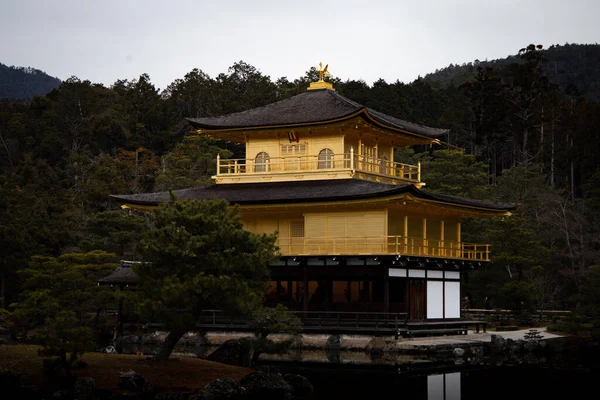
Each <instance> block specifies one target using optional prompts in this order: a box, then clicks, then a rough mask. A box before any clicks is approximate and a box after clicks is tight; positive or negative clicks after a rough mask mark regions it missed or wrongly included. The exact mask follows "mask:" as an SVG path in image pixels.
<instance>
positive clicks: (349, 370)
mask: <svg viewBox="0 0 600 400" xmlns="http://www.w3.org/2000/svg"><path fill="white" fill-rule="evenodd" d="M554 346H556V348H557V349H560V350H559V351H550V352H549V351H546V352H545V353H544V356H543V357H536V356H526V357H524V358H516V359H515V358H511V357H508V358H507V357H506V356H498V357H496V356H495V355H493V354H489V355H485V356H484V357H483V358H479V359H470V358H464V359H463V358H456V357H454V356H453V355H452V354H451V353H450V354H448V353H446V354H444V355H440V354H438V353H433V354H428V355H407V354H383V355H377V354H370V353H368V352H357V351H330V352H326V351H324V350H306V349H303V350H293V351H291V352H290V353H287V354H284V355H261V358H260V363H259V364H260V365H258V366H257V368H258V369H261V370H265V371H268V372H280V373H283V374H285V373H294V374H300V375H303V376H305V377H307V378H308V379H309V380H310V381H311V383H312V384H313V386H314V387H315V396H314V398H315V399H340V400H341V399H344V400H347V399H367V400H375V399H410V400H419V399H427V400H434V399H435V400H437V399H440V400H471V399H473V400H475V399H477V400H481V399H485V400H489V399H499V400H508V399H531V400H538V399H539V400H548V399H579V398H586V399H588V398H589V399H597V398H600V394H599V393H600V391H599V390H598V384H599V383H600V368H599V366H600V362H599V361H600V360H599V359H600V351H599V349H598V348H597V347H592V348H588V347H581V346H580V345H578V344H577V343H575V344H567V345H564V344H555V345H554ZM214 349H215V347H206V346H199V347H193V348H182V349H178V350H176V352H174V353H173V356H174V357H200V358H204V357H205V356H206V355H207V354H210V353H211V352H212V351H213V350H214ZM153 350H154V348H151V347H146V348H145V349H144V353H145V354H151V353H152V352H153Z"/></svg>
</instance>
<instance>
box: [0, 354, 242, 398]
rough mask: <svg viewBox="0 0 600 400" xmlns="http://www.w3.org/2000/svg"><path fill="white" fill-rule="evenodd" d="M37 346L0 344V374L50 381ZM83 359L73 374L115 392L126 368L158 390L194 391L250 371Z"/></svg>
mask: <svg viewBox="0 0 600 400" xmlns="http://www.w3.org/2000/svg"><path fill="white" fill-rule="evenodd" d="M38 349H39V347H38V346H30V345H15V346H7V345H0V373H3V372H7V371H11V372H13V373H17V374H20V375H22V376H23V380H24V381H25V382H26V383H29V384H34V385H43V384H46V383H49V382H48V381H47V379H46V378H45V376H44V373H43V370H42V360H43V359H44V357H41V356H39V355H38ZM82 360H83V361H85V362H86V363H87V366H86V367H83V368H80V369H76V370H75V371H74V375H76V376H89V377H92V378H94V379H95V380H96V388H97V389H105V390H110V391H116V392H118V391H121V389H120V388H119V386H118V385H119V374H120V373H121V372H126V371H129V370H134V371H135V372H137V373H139V374H140V375H142V376H143V377H144V378H146V379H147V380H148V381H149V382H150V383H151V384H152V385H153V386H154V387H155V388H156V389H157V390H158V391H169V392H189V391H191V392H195V391H198V390H200V389H202V388H203V387H204V386H205V385H207V384H208V383H210V382H212V381H213V380H215V379H217V378H233V379H235V380H239V379H241V378H242V377H243V376H245V375H247V374H249V373H250V372H252V370H250V369H248V368H241V367H234V366H230V365H225V364H219V363H215V362H211V361H205V360H200V359H195V358H174V359H172V360H168V361H167V362H154V361H152V360H150V359H148V357H147V356H136V355H128V354H101V353H87V354H84V355H83V357H82Z"/></svg>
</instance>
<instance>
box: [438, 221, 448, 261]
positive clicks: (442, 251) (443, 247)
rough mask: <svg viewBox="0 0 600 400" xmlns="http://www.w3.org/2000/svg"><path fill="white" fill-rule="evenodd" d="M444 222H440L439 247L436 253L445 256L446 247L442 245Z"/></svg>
mask: <svg viewBox="0 0 600 400" xmlns="http://www.w3.org/2000/svg"><path fill="white" fill-rule="evenodd" d="M444 226H445V224H444V220H442V221H440V245H439V249H438V251H439V252H440V253H441V254H439V255H441V256H446V246H445V245H444V230H445V229H444Z"/></svg>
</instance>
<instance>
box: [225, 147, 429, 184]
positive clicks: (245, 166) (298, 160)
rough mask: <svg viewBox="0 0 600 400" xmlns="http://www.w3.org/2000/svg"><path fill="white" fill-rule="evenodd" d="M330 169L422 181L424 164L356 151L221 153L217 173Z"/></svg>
mask: <svg viewBox="0 0 600 400" xmlns="http://www.w3.org/2000/svg"><path fill="white" fill-rule="evenodd" d="M326 170H354V171H360V172H368V173H372V174H378V175H384V176H388V177H392V178H398V179H403V180H409V181H414V182H420V181H421V166H420V164H419V165H410V164H402V163H397V162H392V161H388V160H385V159H381V158H373V157H367V156H364V155H358V154H355V153H353V152H351V153H343V154H329V155H320V156H319V155H315V156H290V157H270V158H266V159H253V158H238V159H221V158H220V157H219V156H217V176H220V175H226V176H231V175H249V174H273V173H288V172H309V171H326Z"/></svg>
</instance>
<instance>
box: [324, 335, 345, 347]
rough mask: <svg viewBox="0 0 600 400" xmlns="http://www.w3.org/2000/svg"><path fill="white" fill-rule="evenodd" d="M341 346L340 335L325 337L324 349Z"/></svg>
mask: <svg viewBox="0 0 600 400" xmlns="http://www.w3.org/2000/svg"><path fill="white" fill-rule="evenodd" d="M341 347H342V340H341V338H340V335H331V336H329V338H327V343H326V344H325V349H328V350H329V349H331V350H339V349H340V348H341Z"/></svg>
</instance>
